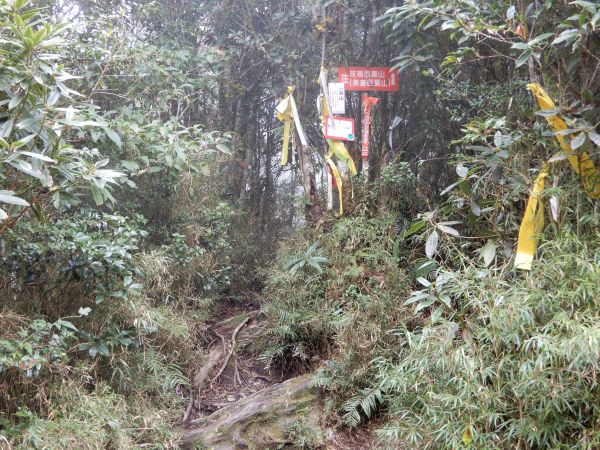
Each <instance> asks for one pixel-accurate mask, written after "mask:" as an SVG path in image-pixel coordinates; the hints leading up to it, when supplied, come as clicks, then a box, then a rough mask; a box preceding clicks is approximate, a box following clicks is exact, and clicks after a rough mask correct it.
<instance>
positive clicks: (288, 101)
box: [276, 86, 308, 166]
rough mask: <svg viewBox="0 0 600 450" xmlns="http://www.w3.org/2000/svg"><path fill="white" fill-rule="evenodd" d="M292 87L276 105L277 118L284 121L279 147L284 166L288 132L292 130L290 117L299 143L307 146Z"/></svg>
mask: <svg viewBox="0 0 600 450" xmlns="http://www.w3.org/2000/svg"><path fill="white" fill-rule="evenodd" d="M293 90H294V89H293V88H292V87H291V86H289V87H288V91H287V96H286V97H285V98H284V99H283V100H281V101H280V102H279V104H278V105H277V108H276V111H277V119H278V120H280V121H281V122H283V123H284V125H283V145H282V147H281V165H282V166H285V165H286V164H287V163H288V154H289V151H288V149H289V144H290V134H291V131H292V119H294V125H295V126H296V132H297V133H298V136H299V137H300V143H301V144H302V145H303V146H304V147H307V146H308V142H307V141H306V136H305V135H304V130H303V128H302V124H301V123H300V117H299V115H298V108H297V107H296V101H295V100H294V96H293V95H292V92H293Z"/></svg>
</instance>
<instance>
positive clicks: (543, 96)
mask: <svg viewBox="0 0 600 450" xmlns="http://www.w3.org/2000/svg"><path fill="white" fill-rule="evenodd" d="M527 89H529V90H530V91H531V92H532V93H533V95H534V96H535V98H536V99H537V101H538V104H539V105H540V108H541V109H543V110H544V109H546V110H551V109H556V105H555V104H554V101H553V100H552V99H551V98H550V96H549V95H548V93H547V92H546V91H545V90H544V88H543V87H542V86H540V85H539V84H537V83H531V84H528V85H527ZM546 120H547V121H548V124H549V125H550V126H551V127H552V129H553V130H554V132H558V131H563V130H566V129H568V128H569V127H568V126H567V124H566V122H565V121H564V120H563V119H561V118H560V117H558V116H557V115H551V116H546ZM556 139H557V140H558V143H559V144H560V147H561V148H562V149H563V151H565V152H566V153H567V154H568V155H569V156H568V159H569V162H570V163H571V167H573V170H574V171H575V173H578V174H580V175H581V179H582V183H583V188H584V189H585V190H586V192H587V193H588V195H589V196H590V197H591V198H600V174H599V173H598V171H597V170H596V167H595V166H594V162H593V161H592V160H591V158H590V156H589V155H588V154H587V153H586V152H581V153H574V152H573V149H572V148H571V146H570V145H569V144H568V143H567V141H566V140H565V137H564V136H561V135H557V136H556Z"/></svg>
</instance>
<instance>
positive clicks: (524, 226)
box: [515, 83, 600, 270]
mask: <svg viewBox="0 0 600 450" xmlns="http://www.w3.org/2000/svg"><path fill="white" fill-rule="evenodd" d="M527 89H528V90H530V91H531V92H532V93H533V95H534V96H535V97H536V99H537V101H538V104H539V105H540V108H541V109H543V110H552V109H555V108H556V105H555V104H554V102H553V101H552V99H551V98H550V96H549V95H548V93H547V92H546V91H545V90H544V88H543V87H542V86H540V85H539V84H537V83H532V84H528V85H527ZM546 120H547V121H548V124H549V125H550V126H551V127H552V130H553V131H554V132H559V131H563V130H566V129H568V127H567V124H566V122H565V121H564V120H563V119H561V118H560V117H558V116H557V115H548V116H546ZM556 139H557V140H558V143H559V144H560V147H561V148H562V149H563V151H564V152H566V154H567V158H568V160H569V163H570V164H571V167H572V168H573V170H574V171H575V172H576V173H577V174H580V175H581V179H582V184H583V187H584V189H585V190H586V192H587V193H588V195H589V196H590V197H591V198H600V183H598V178H599V174H598V172H597V170H596V167H595V166H594V162H593V161H592V160H591V158H590V156H589V155H588V154H587V153H585V152H581V153H574V152H573V149H572V148H571V146H570V145H569V143H568V142H567V141H566V140H565V138H564V136H563V135H560V134H558V135H556ZM553 159H556V158H553ZM558 160H559V159H558ZM549 171H550V164H549V163H546V164H544V166H543V168H542V170H541V171H540V173H539V174H538V176H537V178H536V179H535V182H534V185H533V189H532V190H531V194H530V196H529V200H528V201H527V207H526V209H525V215H524V216H523V221H522V222H521V227H520V228H519V240H518V243H517V256H516V258H515V268H516V269H522V270H531V266H532V263H533V258H534V255H535V253H536V251H537V246H538V242H537V237H538V235H539V234H540V233H541V231H542V229H543V228H544V202H543V199H542V198H541V192H542V191H543V190H544V182H545V179H546V177H547V176H548V173H549Z"/></svg>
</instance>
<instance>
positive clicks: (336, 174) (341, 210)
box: [325, 155, 344, 216]
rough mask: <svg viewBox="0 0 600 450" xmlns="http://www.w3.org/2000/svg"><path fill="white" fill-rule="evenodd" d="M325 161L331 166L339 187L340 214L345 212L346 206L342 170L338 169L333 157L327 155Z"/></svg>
mask: <svg viewBox="0 0 600 450" xmlns="http://www.w3.org/2000/svg"><path fill="white" fill-rule="evenodd" d="M325 161H327V164H328V165H329V168H330V169H331V173H332V174H333V177H334V178H335V182H336V184H337V188H338V199H339V204H340V216H341V215H343V214H344V206H343V200H342V197H343V189H342V177H341V176H340V172H339V171H338V169H337V167H336V166H335V163H334V162H333V160H332V159H331V157H330V156H329V155H325Z"/></svg>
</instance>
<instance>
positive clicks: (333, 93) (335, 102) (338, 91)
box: [329, 83, 346, 114]
mask: <svg viewBox="0 0 600 450" xmlns="http://www.w3.org/2000/svg"><path fill="white" fill-rule="evenodd" d="M329 107H330V108H331V114H346V91H345V89H344V83H329Z"/></svg>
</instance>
